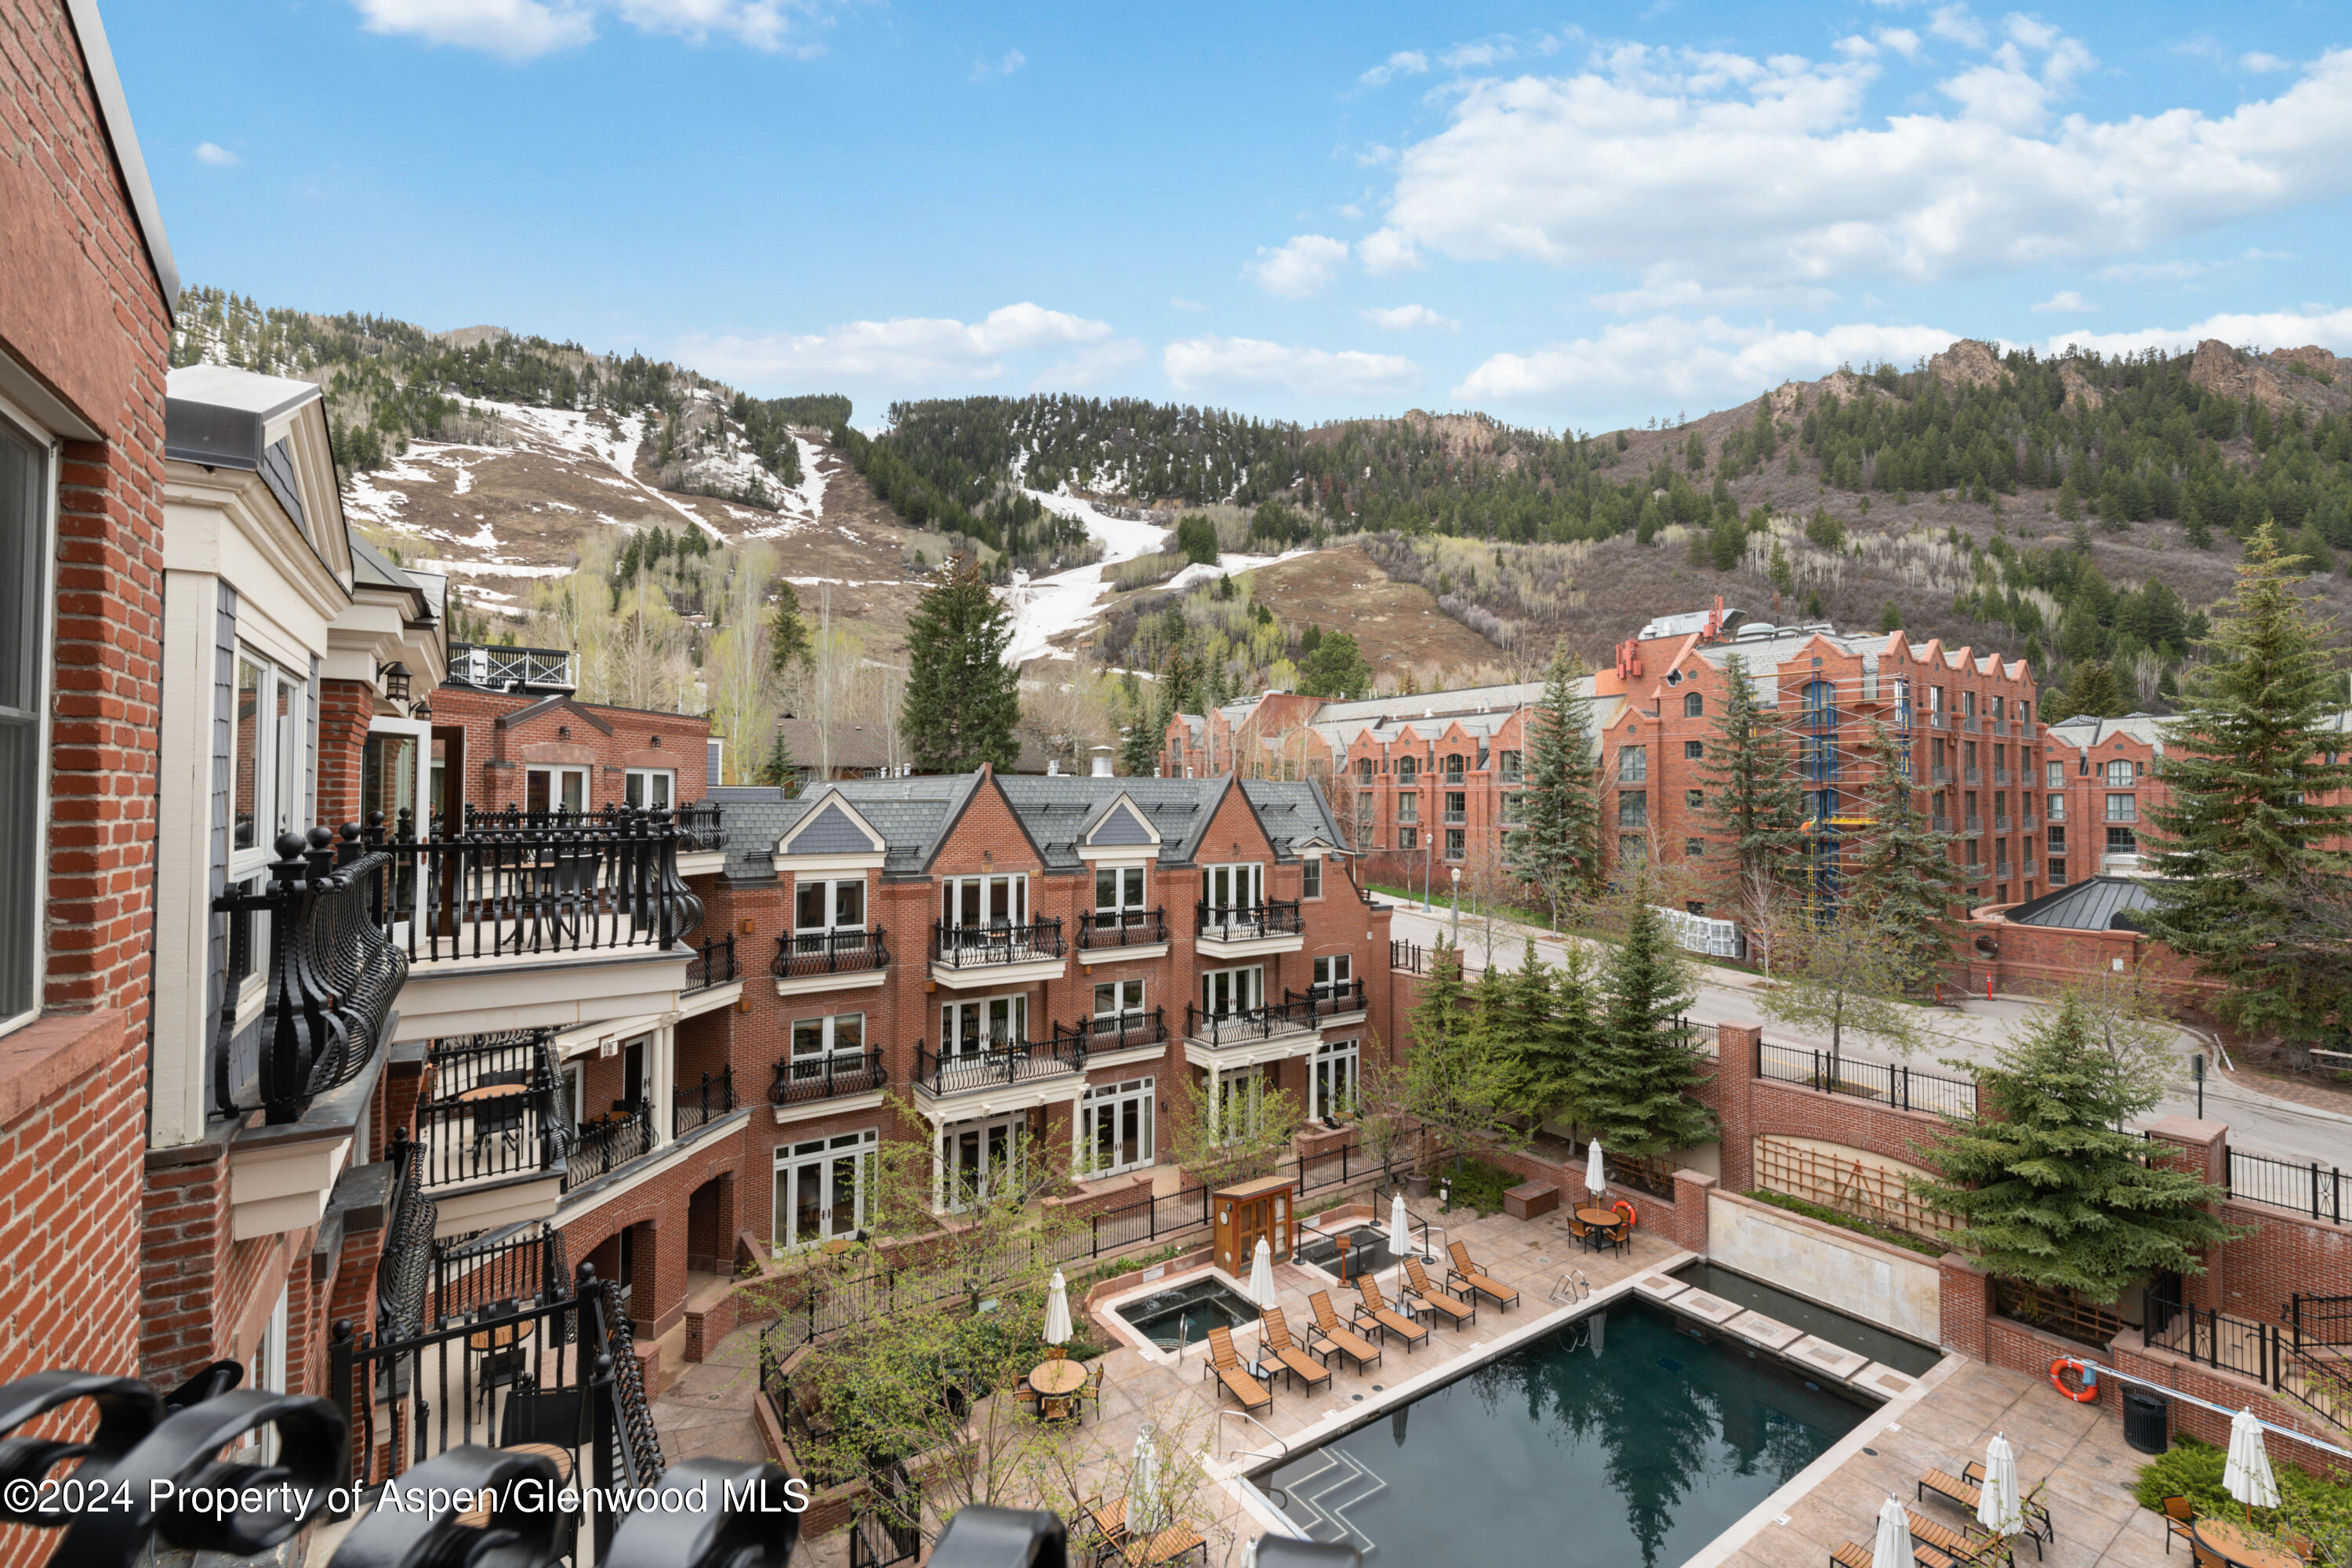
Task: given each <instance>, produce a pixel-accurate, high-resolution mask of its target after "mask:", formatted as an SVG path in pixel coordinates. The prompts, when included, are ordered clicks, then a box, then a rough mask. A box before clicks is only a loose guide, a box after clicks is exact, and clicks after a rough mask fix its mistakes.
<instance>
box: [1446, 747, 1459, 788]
mask: <svg viewBox="0 0 2352 1568" xmlns="http://www.w3.org/2000/svg"><path fill="white" fill-rule="evenodd" d="M1445 782H1446V783H1447V784H1460V783H1461V782H1462V753H1461V752H1453V753H1451V754H1450V755H1448V756H1447V757H1446V759H1445Z"/></svg>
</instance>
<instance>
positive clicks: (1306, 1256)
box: [1298, 1225, 1396, 1282]
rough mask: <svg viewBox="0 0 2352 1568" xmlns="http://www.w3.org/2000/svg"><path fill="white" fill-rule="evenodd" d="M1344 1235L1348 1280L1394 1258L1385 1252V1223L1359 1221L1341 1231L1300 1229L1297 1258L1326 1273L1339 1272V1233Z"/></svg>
mask: <svg viewBox="0 0 2352 1568" xmlns="http://www.w3.org/2000/svg"><path fill="white" fill-rule="evenodd" d="M1342 1235H1344V1236H1346V1237H1347V1238H1348V1279H1349V1281H1350V1282H1352V1281H1353V1280H1354V1279H1355V1278H1356V1276H1357V1275H1359V1274H1363V1273H1367V1272H1370V1273H1378V1272H1379V1271H1380V1270H1381V1269H1383V1268H1388V1267H1389V1266H1390V1265H1391V1264H1393V1263H1394V1262H1396V1258H1394V1257H1393V1256H1391V1254H1390V1252H1389V1233H1388V1227H1387V1226H1379V1225H1360V1226H1354V1227H1352V1228H1350V1229H1349V1230H1346V1231H1344V1232H1336V1233H1329V1232H1319V1231H1311V1230H1301V1231H1300V1232H1299V1233H1298V1260H1299V1261H1300V1262H1301V1263H1312V1264H1313V1265H1315V1267H1316V1268H1320V1269H1322V1270H1323V1271H1324V1272H1325V1273H1327V1274H1331V1275H1337V1274H1338V1273H1339V1237H1340V1236H1342Z"/></svg>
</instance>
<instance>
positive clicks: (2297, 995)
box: [2145, 524, 2352, 1039]
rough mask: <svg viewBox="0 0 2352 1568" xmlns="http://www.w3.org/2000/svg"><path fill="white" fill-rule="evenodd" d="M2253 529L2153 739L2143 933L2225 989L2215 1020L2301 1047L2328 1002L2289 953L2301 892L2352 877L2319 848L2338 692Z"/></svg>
mask: <svg viewBox="0 0 2352 1568" xmlns="http://www.w3.org/2000/svg"><path fill="white" fill-rule="evenodd" d="M2294 566H2295V560H2294V557H2292V556H2285V557H2283V556H2282V555H2281V554H2280V552H2279V549H2278V538H2277V535H2276V533H2275V532H2274V531H2273V529H2272V528H2271V527H2270V526H2269V525H2268V524H2265V525H2264V526H2263V528H2262V529H2261V530H2260V531H2258V532H2256V533H2255V535H2254V537H2253V538H2252V540H2251V541H2249V542H2247V545H2246V553H2245V558H2244V560H2243V561H2242V562H2241V563H2240V564H2239V567H2238V584H2237V590H2236V592H2235V593H2234V594H2233V595H2231V597H2230V598H2228V599H2226V600H2224V601H2222V603H2221V605H2220V606H2219V612H2220V613H2219V614H2218V615H2217V616H2216V617H2215V620H2214V624H2213V627H2212V634H2211V636H2210V638H2209V639H2208V644H2207V646H2209V647H2210V648H2211V649H2212V651H2213V654H2214V656H2215V657H2214V660H2213V663H2212V665H2211V666H2210V668H2208V669H2206V670H2205V671H2203V672H2202V679H2200V680H2199V681H2197V682H2195V683H2194V684H2193V685H2192V687H2191V689H2189V691H2188V692H2186V693H2185V700H2184V701H2183V704H2182V712H2181V715H2180V717H2179V719H2178V720H2177V721H2174V722H2173V723H2171V724H2170V725H2168V726H2167V731H2166V744H2165V755H2164V756H2163V758H2162V759H2161V760H2160V761H2159V762H2158V764H2157V769H2158V777H2159V778H2161V779H2162V780H2163V781H2164V783H2165V785H2166V787H2167V790H2168V794H2169V795H2170V799H2169V800H2168V802H2167V804H2165V805H2153V804H2151V805H2149V807H2148V808H2147V812H2146V813H2145V816H2146V817H2147V822H2148V824H2149V826H2151V827H2152V828H2154V829H2155V832H2154V834H2153V836H2152V837H2154V840H2155V842H2154V843H2153V844H2152V845H2151V846H2150V847H2149V848H2150V849H2151V850H2152V853H2151V854H2150V856H2149V869H2150V870H2151V871H2152V872H2153V873H2154V874H2155V879H2153V880H2151V881H2150V882H2149V883H2148V884H2147V886H2148V889H2149V891H2151V892H2152V893H2154V894H2155V895H2156V906H2155V908H2153V909H2152V910H2148V911H2147V914H2146V917H2145V919H2146V922H2147V931H2148V933H2149V934H2150V935H2152V936H2155V937H2157V938H2158V939H2159V940H2160V941H2162V942H2165V943H2166V944H2167V945H2168V946H2169V947H2171V948H2172V949H2173V950H2174V951H2175V952H2180V953H2183V954H2186V955H2187V956H2189V957H2190V958H2192V959H2194V960H2196V962H2197V966H2198V969H2199V972H2200V973H2202V974H2204V975H2206V976H2208V977H2209V978H2211V979H2215V980H2219V981H2221V983H2222V984H2223V986H2224V987H2225V989H2224V990H2223V991H2222V993H2221V995H2220V996H2219V997H2218V998H2217V999H2216V1005H2215V1006H2216V1011H2218V1012H2219V1013H2220V1014H2221V1016H2222V1017H2223V1018H2224V1019H2225V1020H2227V1021H2229V1022H2231V1023H2233V1024H2236V1025H2238V1026H2241V1027H2243V1028H2247V1029H2250V1030H2254V1031H2259V1032H2263V1033H2268V1032H2272V1031H2277V1032H2279V1033H2282V1034H2285V1035H2288V1036H2291V1037H2299V1038H2305V1039H2309V1038H2314V1037H2316V1036H2317V1035H2318V1033H2319V1032H2320V1030H2321V1028H2322V1026H2323V1023H2324V1021H2325V1020H2326V1017H2327V1016H2328V1015H2329V1014H2331V1013H2332V1012H2333V1011H2334V1010H2335V1009H2336V1006H2337V1005H2338V1004H2339V1001H2340V998H2339V997H2338V996H2337V995H2336V994H2335V992H2334V989H2333V987H2331V986H2328V985H2326V984H2325V983H2324V982H2322V981H2321V980H2319V979H2317V978H2316V977H2315V970H2314V968H2313V966H2310V965H2307V964H2305V963H2304V962H2303V961H2302V958H2301V956H2300V953H2299V945H2298V943H2297V942H2295V941H2294V930H2295V920H2294V915H2295V910H2296V909H2297V907H2298V905H2299V903H2300V902H2301V901H2302V893H2303V890H2304V889H2306V888H2308V887H2311V886H2314V885H2319V884H2324V883H2326V882H2330V881H2332V880H2334V879H2340V878H2342V877H2343V876H2345V875H2346V874H2347V871H2352V855H2347V854H2346V853H2345V852H2344V851H2343V850H2341V849H2338V848H2334V847H2330V843H2331V841H2336V842H2340V841H2341V840H2342V838H2343V837H2344V835H2345V834H2346V832H2347V829H2352V806H2347V805H2340V804H2334V803H2333V802H2332V801H2331V797H2338V798H2340V795H2341V793H2342V792H2343V791H2344V790H2346V789H2347V787H2352V763H2347V762H2346V761H2342V760H2339V757H2340V755H2341V753H2340V751H2339V749H2340V748H2341V747H2342V746H2343V743H2344V742H2343V737H2342V735H2341V734H2339V733H2338V732H2337V731H2335V730H2334V729H2332V728H2326V727H2324V723H2323V721H2324V720H2325V719H2326V717H2327V715H2328V712H2329V710H2330V709H2331V708H2332V707H2333V706H2334V697H2335V693H2336V689H2337V686H2338V679H2337V678H2336V676H2334V675H2333V674H2332V673H2331V671H2330V668H2329V660H2328V658H2327V656H2326V653H2325V651H2323V649H2322V648H2321V647H2320V642H2319V635H2318V631H2317V629H2316V628H2315V626H2313V624H2312V621H2311V618H2310V615H2309V612H2308V611H2307V610H2306V609H2305V605H2304V604H2303V601H2302V600H2301V599H2299V598H2298V597H2297V596H2296V595H2295V592H2294V587H2293V580H2294V575H2295V574H2294Z"/></svg>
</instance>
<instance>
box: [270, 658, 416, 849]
mask: <svg viewBox="0 0 2352 1568" xmlns="http://www.w3.org/2000/svg"><path fill="white" fill-rule="evenodd" d="M374 716H375V688H374V687H373V686H371V685H369V684H368V683H367V682H366V681H364V680H322V681H320V683H319V820H320V822H323V823H325V824H326V825H327V826H330V827H334V828H340V827H341V826H343V824H345V823H347V822H359V820H360V762H361V759H362V756H363V755H364V753H365V752H366V749H367V732H368V721H370V720H371V719H373V717H374ZM237 754H238V755H239V756H242V755H244V752H241V751H240V752H238V753H237ZM360 826H362V827H364V826H367V825H366V824H365V823H360ZM384 826H386V827H388V828H397V827H398V826H399V824H397V823H386V824H385V825H384Z"/></svg>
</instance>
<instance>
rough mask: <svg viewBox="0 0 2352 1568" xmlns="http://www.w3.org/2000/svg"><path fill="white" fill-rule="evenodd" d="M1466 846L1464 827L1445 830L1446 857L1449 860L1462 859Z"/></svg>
mask: <svg viewBox="0 0 2352 1568" xmlns="http://www.w3.org/2000/svg"><path fill="white" fill-rule="evenodd" d="M1464 847H1465V846H1464V840H1463V833H1462V829H1460V828H1458V827H1449V828H1447V829H1446V830H1445V858H1447V859H1448V860H1459V859H1461V858H1462V856H1463V851H1464Z"/></svg>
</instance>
